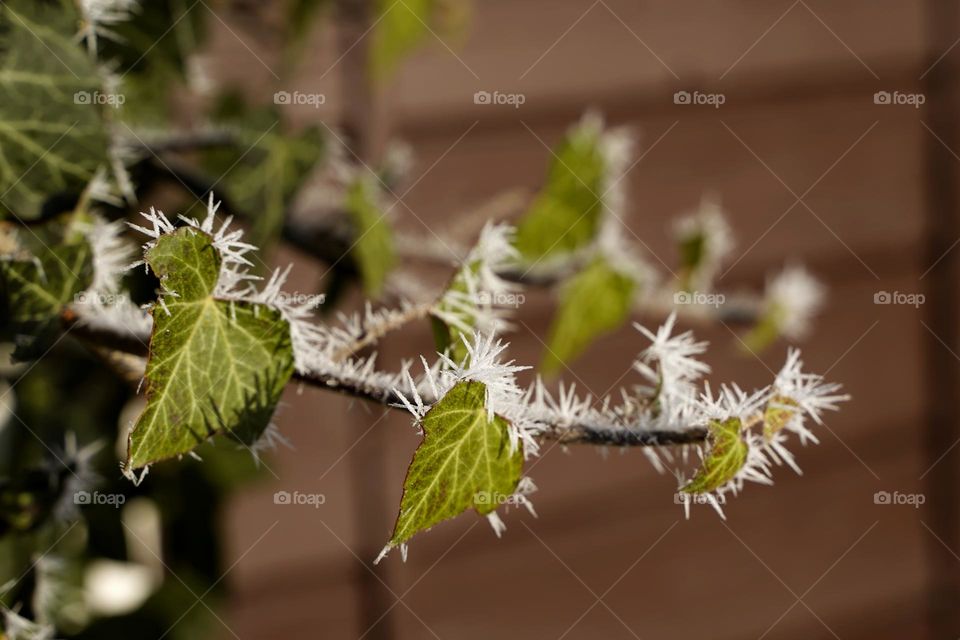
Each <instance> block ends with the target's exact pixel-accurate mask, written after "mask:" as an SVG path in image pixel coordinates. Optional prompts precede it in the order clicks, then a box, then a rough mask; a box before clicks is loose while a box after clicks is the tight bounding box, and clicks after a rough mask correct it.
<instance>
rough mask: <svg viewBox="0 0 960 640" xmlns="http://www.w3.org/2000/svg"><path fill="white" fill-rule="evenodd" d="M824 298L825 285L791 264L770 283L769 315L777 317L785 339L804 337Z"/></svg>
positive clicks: (768, 297) (767, 303)
mask: <svg viewBox="0 0 960 640" xmlns="http://www.w3.org/2000/svg"><path fill="white" fill-rule="evenodd" d="M825 297H826V293H825V291H824V288H823V285H822V284H820V282H818V281H817V279H816V278H814V277H813V276H811V275H810V274H809V273H808V272H807V270H806V269H804V268H803V267H802V266H799V265H791V266H788V267H787V268H785V269H784V270H783V271H782V272H780V273H779V274H777V275H776V276H774V277H773V278H772V279H771V280H770V281H769V282H768V283H767V295H766V305H767V312H768V313H773V314H774V317H775V318H776V319H777V326H778V328H779V329H780V332H781V333H782V334H783V335H784V336H786V337H787V338H793V339H797V338H802V337H803V336H805V335H806V334H807V332H808V331H809V330H810V322H811V320H812V319H813V317H814V316H815V315H816V314H817V312H818V311H819V310H820V307H822V306H823V301H824V298H825Z"/></svg>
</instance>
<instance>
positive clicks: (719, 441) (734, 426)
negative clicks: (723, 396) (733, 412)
mask: <svg viewBox="0 0 960 640" xmlns="http://www.w3.org/2000/svg"><path fill="white" fill-rule="evenodd" d="M742 430H743V423H742V422H741V421H740V418H728V419H726V420H722V421H721V420H711V421H710V424H709V432H710V450H709V451H708V452H707V455H706V457H705V458H704V459H703V464H701V465H700V469H698V470H697V473H696V475H695V476H694V477H693V479H692V480H690V482H688V483H687V484H686V485H684V486H683V488H682V489H681V491H685V492H686V493H707V492H710V491H713V490H715V489H717V488H719V487H721V486H722V485H724V484H725V483H727V482H729V481H730V480H731V479H733V477H734V476H735V475H737V472H738V471H740V469H741V468H743V465H744V464H745V463H746V461H747V453H748V451H749V447H748V445H747V443H746V442H745V441H744V439H743V438H742V437H741V431H742Z"/></svg>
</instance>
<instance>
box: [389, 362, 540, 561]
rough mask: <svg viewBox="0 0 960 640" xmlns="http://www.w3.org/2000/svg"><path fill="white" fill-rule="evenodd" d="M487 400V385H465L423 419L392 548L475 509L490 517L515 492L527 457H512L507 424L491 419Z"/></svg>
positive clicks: (517, 453) (517, 454)
mask: <svg viewBox="0 0 960 640" xmlns="http://www.w3.org/2000/svg"><path fill="white" fill-rule="evenodd" d="M485 396H486V386H485V385H484V384H483V383H481V382H470V381H465V382H460V383H459V384H457V385H456V386H455V387H454V388H453V389H451V390H450V391H449V392H447V394H446V395H445V396H444V397H443V398H442V399H441V400H440V401H439V402H438V403H437V404H435V405H434V406H433V407H432V408H431V409H430V410H429V411H428V412H427V414H426V415H425V416H424V418H423V434H424V435H423V442H422V443H421V444H420V446H419V447H418V448H417V451H416V453H414V455H413V461H412V462H411V463H410V468H409V469H408V470H407V478H406V481H405V482H404V485H403V499H402V500H401V502H400V514H399V515H398V516H397V524H396V526H395V527H394V530H393V536H392V537H391V538H390V546H397V545H399V544H401V543H404V542H406V541H407V540H409V539H410V538H411V537H412V536H413V535H414V534H416V533H418V532H420V531H424V530H426V529H429V528H430V527H432V526H433V525H435V524H437V523H438V522H442V521H443V520H447V519H448V518H453V517H454V516H457V515H459V514H460V513H462V512H464V511H466V510H467V509H469V508H470V507H473V508H474V509H475V510H476V511H477V513H479V514H481V515H486V514H488V513H491V512H492V511H494V510H495V509H496V507H497V505H498V504H500V503H501V502H502V500H503V499H505V498H507V497H509V496H511V495H513V493H514V492H515V491H516V488H517V483H518V482H520V473H521V471H522V469H523V451H522V449H521V447H520V446H519V445H518V446H517V448H516V450H514V451H512V452H511V451H510V442H509V432H508V429H509V425H508V423H507V421H506V420H504V419H503V418H501V417H500V416H494V417H493V419H492V420H490V419H488V418H487V409H486V407H485V406H484V402H485Z"/></svg>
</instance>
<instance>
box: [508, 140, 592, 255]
mask: <svg viewBox="0 0 960 640" xmlns="http://www.w3.org/2000/svg"><path fill="white" fill-rule="evenodd" d="M601 135H602V130H601V129H600V127H598V126H597V125H596V124H595V123H594V122H592V121H588V122H585V123H584V124H581V125H579V126H578V127H576V128H575V129H574V130H573V131H572V132H571V133H570V134H569V135H568V136H567V137H566V139H564V141H563V143H562V144H561V145H560V148H559V149H557V151H556V156H555V157H554V160H553V162H552V163H551V165H550V171H549V174H548V175H547V183H546V185H545V186H544V188H543V190H542V191H541V192H540V193H539V195H538V196H537V198H536V199H535V200H534V202H533V204H532V205H531V207H530V210H529V211H527V213H526V214H525V215H524V216H523V218H522V219H521V220H520V221H519V223H518V224H517V239H516V247H517V249H518V250H519V251H520V254H521V255H522V256H523V258H524V259H526V260H528V261H531V262H536V261H537V260H542V259H543V258H547V257H553V256H559V255H565V254H569V253H572V252H574V251H576V250H577V249H581V248H583V247H585V246H586V245H588V244H590V243H591V242H592V241H593V240H594V238H595V237H596V235H597V232H598V231H599V229H600V222H601V220H602V217H603V206H602V204H603V203H602V199H601V198H602V197H603V195H604V173H605V171H606V170H607V167H606V162H605V160H604V157H603V153H602V151H601V148H600V137H601Z"/></svg>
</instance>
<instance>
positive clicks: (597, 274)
mask: <svg viewBox="0 0 960 640" xmlns="http://www.w3.org/2000/svg"><path fill="white" fill-rule="evenodd" d="M635 290H636V283H635V282H634V280H633V279H632V278H630V277H628V276H626V275H624V274H622V273H620V272H619V271H617V270H616V269H614V268H613V267H611V266H610V265H609V264H608V263H607V261H606V260H604V259H603V258H602V257H598V258H595V259H594V260H593V262H591V263H590V264H589V265H588V266H587V267H586V268H585V269H584V270H583V271H581V272H580V273H578V274H577V275H576V276H574V277H573V279H572V280H570V282H568V283H567V284H566V285H565V286H564V288H563V293H562V297H561V299H560V307H559V309H558V310H557V315H556V317H555V318H554V320H553V325H552V327H551V328H550V338H549V340H548V341H547V345H548V347H547V351H546V353H545V354H544V357H543V362H542V363H541V369H543V371H544V372H545V373H556V372H557V371H559V370H560V369H561V368H562V367H563V365H564V364H565V363H567V362H570V361H571V360H573V359H574V358H576V357H577V356H579V355H580V354H581V353H583V351H584V350H586V348H587V347H588V346H590V343H591V342H593V341H594V340H596V339H597V338H598V337H600V336H601V335H604V334H606V333H609V332H611V331H614V330H615V329H617V328H618V327H620V326H621V325H622V324H623V323H624V322H626V321H627V318H628V317H629V316H630V309H631V307H632V305H633V298H634V293H635Z"/></svg>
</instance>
